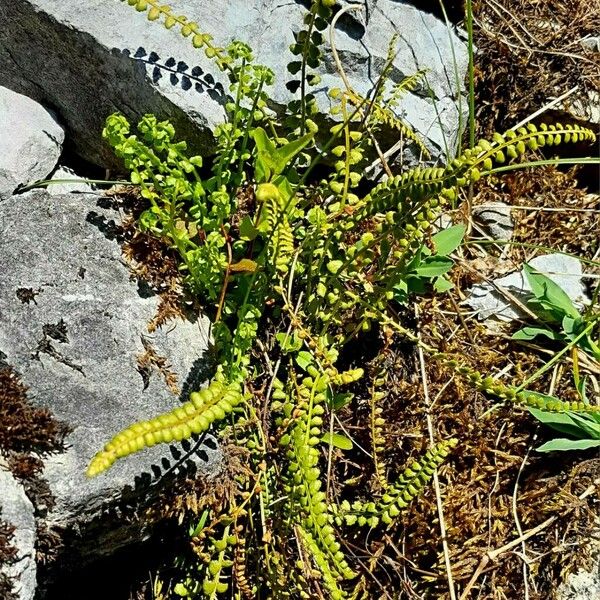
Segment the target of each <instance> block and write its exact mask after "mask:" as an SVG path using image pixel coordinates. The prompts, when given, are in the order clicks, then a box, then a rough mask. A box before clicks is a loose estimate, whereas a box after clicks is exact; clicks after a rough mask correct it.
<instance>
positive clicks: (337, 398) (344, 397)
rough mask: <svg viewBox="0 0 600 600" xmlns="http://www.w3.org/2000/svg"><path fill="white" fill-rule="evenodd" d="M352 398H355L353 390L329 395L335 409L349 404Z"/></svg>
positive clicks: (329, 401) (330, 402) (331, 404)
mask: <svg viewBox="0 0 600 600" xmlns="http://www.w3.org/2000/svg"><path fill="white" fill-rule="evenodd" d="M352 398H354V394H353V393H352V392H344V393H341V392H340V393H337V394H328V395H327V401H328V403H329V406H330V407H331V408H332V409H333V410H339V409H340V408H342V407H343V406H346V404H348V402H350V400H352Z"/></svg>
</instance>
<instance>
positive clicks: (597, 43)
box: [579, 35, 600, 52]
mask: <svg viewBox="0 0 600 600" xmlns="http://www.w3.org/2000/svg"><path fill="white" fill-rule="evenodd" d="M579 43H580V44H581V45H582V46H583V47H584V48H587V49H589V50H592V51H593V52H600V35H589V36H587V37H584V38H583V39H581V40H579Z"/></svg>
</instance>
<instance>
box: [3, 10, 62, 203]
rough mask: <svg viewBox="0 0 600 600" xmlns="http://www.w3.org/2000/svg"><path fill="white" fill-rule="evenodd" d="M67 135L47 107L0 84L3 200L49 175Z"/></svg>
mask: <svg viewBox="0 0 600 600" xmlns="http://www.w3.org/2000/svg"><path fill="white" fill-rule="evenodd" d="M1 10H2V9H1V8H0V15H1V14H2V13H1ZM0 61H2V59H0ZM3 68H4V67H3ZM2 80H3V77H2V75H0V83H2V82H3V81H2ZM64 137H65V133H64V131H63V129H62V127H61V126H60V125H59V124H58V123H57V122H56V120H55V119H54V117H53V115H52V114H51V113H50V112H49V111H47V110H46V109H45V108H44V107H43V106H40V105H39V104H38V103H37V102H35V101H34V100H32V99H31V98H28V97H26V96H23V95H22V94H17V93H16V92H13V91H12V90H9V89H7V88H4V87H0V200H1V199H2V198H3V197H7V196H9V195H10V194H12V192H13V191H14V190H15V189H16V188H17V187H18V186H19V185H22V184H26V183H31V182H32V181H36V180H38V179H43V178H44V177H46V176H47V175H48V174H49V173H50V172H51V171H52V170H53V169H54V167H55V166H56V163H57V162H58V158H59V156H60V153H61V152H62V144H63V141H64Z"/></svg>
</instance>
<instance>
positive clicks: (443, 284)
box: [433, 275, 454, 294]
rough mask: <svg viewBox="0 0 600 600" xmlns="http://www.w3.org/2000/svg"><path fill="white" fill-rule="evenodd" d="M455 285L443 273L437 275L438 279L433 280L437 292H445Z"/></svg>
mask: <svg viewBox="0 0 600 600" xmlns="http://www.w3.org/2000/svg"><path fill="white" fill-rule="evenodd" d="M453 287H454V284H453V283H452V282H451V281H450V280H449V279H446V277H444V276H442V275H440V276H439V277H437V278H436V280H435V281H434V282H433V289H434V290H435V291H436V292H438V294H443V293H444V292H447V291H448V290H451V289H452V288H453Z"/></svg>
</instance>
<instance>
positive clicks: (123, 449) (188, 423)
mask: <svg viewBox="0 0 600 600" xmlns="http://www.w3.org/2000/svg"><path fill="white" fill-rule="evenodd" d="M243 400H244V396H243V395H242V393H241V391H240V389H239V386H237V385H226V384H224V383H222V382H220V381H213V382H212V383H211V384H210V386H209V387H207V388H206V389H203V390H201V391H199V392H193V393H192V394H190V400H189V402H185V403H184V404H182V405H181V406H178V407H177V408H175V409H173V410H171V411H170V412H168V413H165V414H163V415H160V416H158V417H154V418H153V419H150V420H149V421H140V422H138V423H134V424H133V425H130V426H129V427H127V428H126V429H124V430H123V431H121V432H120V433H118V434H117V435H116V436H115V437H113V438H112V440H110V441H109V442H108V443H107V444H106V445H105V446H104V448H103V449H102V450H101V451H100V452H98V453H97V454H96V455H95V456H94V458H93V459H92V460H91V462H90V465H89V467H88V469H87V476H88V477H95V476H96V475H99V474H100V473H102V472H103V471H106V470H107V469H109V468H110V467H111V466H112V465H113V464H114V463H115V461H116V460H117V459H119V458H124V457H125V456H129V455H130V454H133V453H134V452H139V451H140V450H143V449H144V448H149V447H151V446H155V445H156V444H168V443H171V442H173V441H176V442H180V441H181V440H184V439H188V438H190V437H191V436H192V435H193V434H199V433H203V432H204V431H207V430H208V428H209V427H210V426H211V425H212V424H213V423H214V422H215V421H222V420H223V419H224V418H225V416H226V415H228V414H230V413H231V412H232V411H233V409H234V408H235V407H236V406H238V405H239V404H241V403H242V402H243Z"/></svg>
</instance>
